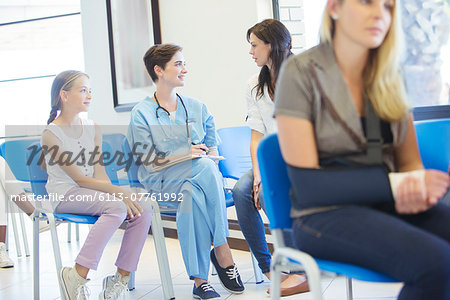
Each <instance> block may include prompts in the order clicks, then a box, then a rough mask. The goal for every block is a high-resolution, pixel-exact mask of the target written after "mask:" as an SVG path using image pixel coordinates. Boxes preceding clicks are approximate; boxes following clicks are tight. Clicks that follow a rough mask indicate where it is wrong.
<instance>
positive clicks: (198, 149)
mask: <svg viewBox="0 0 450 300" xmlns="http://www.w3.org/2000/svg"><path fill="white" fill-rule="evenodd" d="M208 150H209V149H208V147H206V145H205V144H197V145H192V147H191V153H192V154H193V155H205V154H206V153H207V152H208Z"/></svg>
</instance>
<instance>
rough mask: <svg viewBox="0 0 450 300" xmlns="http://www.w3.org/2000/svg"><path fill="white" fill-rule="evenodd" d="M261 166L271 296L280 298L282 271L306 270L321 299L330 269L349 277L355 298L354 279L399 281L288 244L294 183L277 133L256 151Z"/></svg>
mask: <svg viewBox="0 0 450 300" xmlns="http://www.w3.org/2000/svg"><path fill="white" fill-rule="evenodd" d="M257 156H258V163H259V169H260V172H261V180H262V186H263V191H264V201H265V204H266V209H267V214H268V217H269V221H270V229H271V231H272V236H273V237H274V240H275V252H274V254H273V257H272V263H271V274H272V275H271V277H272V278H271V279H272V281H271V288H270V289H271V299H272V300H275V299H279V298H280V283H281V277H280V276H281V271H282V270H285V269H289V270H305V271H306V274H307V276H308V281H309V286H310V288H311V293H312V299H314V300H322V292H321V287H320V271H319V270H322V271H327V272H332V273H336V274H338V275H343V276H346V277H347V299H349V300H351V299H353V292H352V279H357V280H362V281H371V282H398V280H396V279H394V278H392V277H389V276H387V275H384V274H381V273H378V272H375V271H371V270H368V269H365V268H362V267H358V266H355V265H350V264H345V263H340V262H335V261H328V260H323V259H314V258H313V257H312V256H310V255H309V254H307V253H305V252H302V251H299V250H296V249H293V248H289V247H286V246H285V243H284V240H283V234H282V231H283V229H290V228H291V227H292V219H291V218H290V209H291V202H290V197H289V189H290V187H291V183H290V181H289V177H288V174H287V169H286V163H285V161H284V160H283V157H282V156H281V151H280V146H279V143H278V136H277V135H276V134H272V135H270V136H268V137H266V138H265V139H263V140H262V141H261V143H260V144H259V147H258V151H257Z"/></svg>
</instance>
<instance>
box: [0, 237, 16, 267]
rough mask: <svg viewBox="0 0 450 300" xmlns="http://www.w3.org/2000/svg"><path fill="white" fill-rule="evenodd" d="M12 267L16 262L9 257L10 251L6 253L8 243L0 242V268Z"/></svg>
mask: <svg viewBox="0 0 450 300" xmlns="http://www.w3.org/2000/svg"><path fill="white" fill-rule="evenodd" d="M12 267H14V262H13V261H12V260H11V258H9V256H8V253H6V245H5V243H3V242H0V268H12Z"/></svg>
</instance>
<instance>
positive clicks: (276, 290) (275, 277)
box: [270, 250, 282, 300]
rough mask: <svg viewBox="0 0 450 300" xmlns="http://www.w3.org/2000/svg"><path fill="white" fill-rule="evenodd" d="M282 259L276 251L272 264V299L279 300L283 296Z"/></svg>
mask: <svg viewBox="0 0 450 300" xmlns="http://www.w3.org/2000/svg"><path fill="white" fill-rule="evenodd" d="M281 261H282V257H281V256H278V255H277V251H276V250H275V252H274V254H273V256H272V262H271V263H270V269H271V270H270V299H271V300H278V299H280V296H281V269H280V267H279V264H281Z"/></svg>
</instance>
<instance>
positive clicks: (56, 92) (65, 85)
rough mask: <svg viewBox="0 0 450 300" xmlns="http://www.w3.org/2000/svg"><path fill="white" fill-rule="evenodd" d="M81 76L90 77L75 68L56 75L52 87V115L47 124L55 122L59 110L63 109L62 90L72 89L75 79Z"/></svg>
mask: <svg viewBox="0 0 450 300" xmlns="http://www.w3.org/2000/svg"><path fill="white" fill-rule="evenodd" d="M81 76H86V77H87V78H89V76H88V75H87V74H86V73H83V72H80V71H75V70H67V71H64V72H61V73H59V74H58V75H56V77H55V79H54V80H53V84H52V89H51V99H50V102H51V110H50V116H49V118H48V120H47V124H50V123H51V122H53V120H55V119H56V116H57V114H58V110H61V108H62V104H61V96H60V93H61V91H62V90H64V91H68V90H70V89H71V88H72V86H73V83H74V81H75V80H76V79H78V78H79V77H81Z"/></svg>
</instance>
